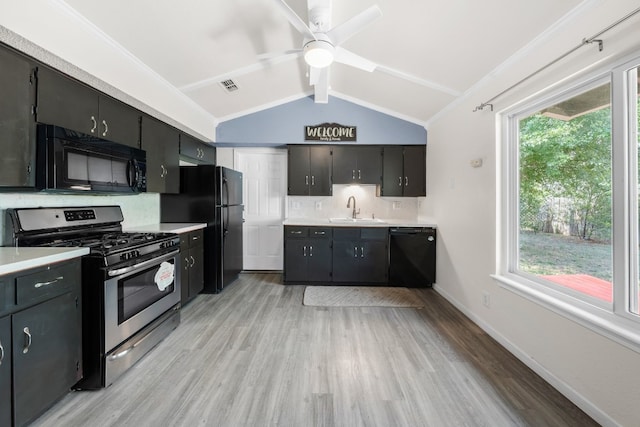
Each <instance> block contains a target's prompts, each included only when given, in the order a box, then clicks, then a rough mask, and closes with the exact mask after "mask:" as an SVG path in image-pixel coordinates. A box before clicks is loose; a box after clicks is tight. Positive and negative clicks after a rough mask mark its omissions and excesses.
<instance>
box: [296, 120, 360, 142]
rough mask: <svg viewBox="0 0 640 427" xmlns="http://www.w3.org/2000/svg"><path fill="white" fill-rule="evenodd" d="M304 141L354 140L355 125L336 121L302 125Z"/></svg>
mask: <svg viewBox="0 0 640 427" xmlns="http://www.w3.org/2000/svg"><path fill="white" fill-rule="evenodd" d="M304 139H305V141H355V140H356V127H355V126H345V125H340V124H338V123H322V124H319V125H315V126H305V127H304Z"/></svg>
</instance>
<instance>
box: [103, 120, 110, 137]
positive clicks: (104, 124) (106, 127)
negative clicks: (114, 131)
mask: <svg viewBox="0 0 640 427" xmlns="http://www.w3.org/2000/svg"><path fill="white" fill-rule="evenodd" d="M102 126H104V132H102V136H107V134H108V133H109V125H107V121H106V120H103V121H102Z"/></svg>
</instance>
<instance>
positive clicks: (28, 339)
mask: <svg viewBox="0 0 640 427" xmlns="http://www.w3.org/2000/svg"><path fill="white" fill-rule="evenodd" d="M22 332H24V335H25V340H24V348H23V349H22V353H23V354H26V353H28V352H29V347H31V331H29V327H28V326H25V328H24V329H23V330H22Z"/></svg>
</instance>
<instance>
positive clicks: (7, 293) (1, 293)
mask: <svg viewBox="0 0 640 427" xmlns="http://www.w3.org/2000/svg"><path fill="white" fill-rule="evenodd" d="M12 284H13V276H5V277H1V278H0V315H2V314H3V313H4V312H6V311H8V310H9V309H10V308H11V306H12V305H13V301H14V297H13V289H14V288H13V286H11V285H12Z"/></svg>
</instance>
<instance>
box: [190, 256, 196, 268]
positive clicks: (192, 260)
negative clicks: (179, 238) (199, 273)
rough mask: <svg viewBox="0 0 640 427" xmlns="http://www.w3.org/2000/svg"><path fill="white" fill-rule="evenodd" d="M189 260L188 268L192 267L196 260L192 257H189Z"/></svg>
mask: <svg viewBox="0 0 640 427" xmlns="http://www.w3.org/2000/svg"><path fill="white" fill-rule="evenodd" d="M189 258H191V264H190V265H189V267H193V266H194V265H195V264H196V259H195V258H194V257H192V256H190V257H189Z"/></svg>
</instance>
